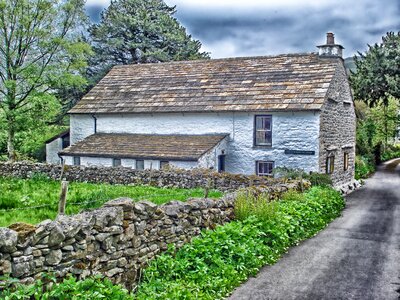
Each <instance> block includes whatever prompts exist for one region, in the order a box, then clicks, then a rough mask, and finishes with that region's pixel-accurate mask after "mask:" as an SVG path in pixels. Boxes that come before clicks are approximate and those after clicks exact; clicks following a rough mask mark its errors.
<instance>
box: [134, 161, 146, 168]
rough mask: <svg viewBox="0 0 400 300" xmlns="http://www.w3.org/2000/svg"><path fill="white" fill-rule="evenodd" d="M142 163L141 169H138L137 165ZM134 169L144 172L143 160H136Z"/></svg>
mask: <svg viewBox="0 0 400 300" xmlns="http://www.w3.org/2000/svg"><path fill="white" fill-rule="evenodd" d="M139 162H142V163H143V168H138V163H139ZM135 169H136V170H144V160H143V159H137V160H136V162H135Z"/></svg>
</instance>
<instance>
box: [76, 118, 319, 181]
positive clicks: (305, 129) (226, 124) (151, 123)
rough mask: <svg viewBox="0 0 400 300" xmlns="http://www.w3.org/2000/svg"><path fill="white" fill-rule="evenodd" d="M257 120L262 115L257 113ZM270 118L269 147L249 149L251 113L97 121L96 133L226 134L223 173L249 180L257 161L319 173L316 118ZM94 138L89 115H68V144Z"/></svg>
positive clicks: (251, 144) (251, 129)
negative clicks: (270, 134)
mask: <svg viewBox="0 0 400 300" xmlns="http://www.w3.org/2000/svg"><path fill="white" fill-rule="evenodd" d="M260 114H262V113H260ZM264 114H271V115H272V147H254V146H253V134H254V116H255V114H254V113H219V114H217V113H198V114H194V113H192V114H186V113H185V114H182V113H173V114H140V115H139V114H137V115H135V114H130V115H96V117H97V131H98V132H105V133H137V134H138V133H142V134H211V133H228V134H229V143H228V146H227V153H226V154H227V155H226V171H227V172H230V173H242V174H254V173H255V161H256V160H271V161H274V162H275V166H277V167H278V166H286V167H289V168H301V169H304V170H305V171H307V172H309V171H314V172H317V171H318V153H319V149H318V148H319V113H318V112H275V113H268V112H266V113H264ZM91 134H93V118H92V116H90V115H71V141H72V142H75V141H78V140H82V139H84V138H85V137H86V136H89V135H91ZM285 149H290V150H306V151H315V155H293V154H291V155H286V154H285V153H284V151H285Z"/></svg>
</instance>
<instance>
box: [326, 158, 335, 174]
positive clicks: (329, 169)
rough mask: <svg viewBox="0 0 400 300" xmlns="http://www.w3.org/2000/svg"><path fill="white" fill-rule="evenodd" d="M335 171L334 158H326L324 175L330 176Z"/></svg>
mask: <svg viewBox="0 0 400 300" xmlns="http://www.w3.org/2000/svg"><path fill="white" fill-rule="evenodd" d="M334 170H335V156H334V155H330V156H328V157H327V158H326V174H332V173H333V171H334Z"/></svg>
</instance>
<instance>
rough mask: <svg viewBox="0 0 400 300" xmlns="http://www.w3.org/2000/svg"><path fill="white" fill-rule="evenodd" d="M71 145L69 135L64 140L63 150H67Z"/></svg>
mask: <svg viewBox="0 0 400 300" xmlns="http://www.w3.org/2000/svg"><path fill="white" fill-rule="evenodd" d="M69 145H70V140H69V135H66V136H64V137H63V138H62V148H63V149H65V148H67V147H69Z"/></svg>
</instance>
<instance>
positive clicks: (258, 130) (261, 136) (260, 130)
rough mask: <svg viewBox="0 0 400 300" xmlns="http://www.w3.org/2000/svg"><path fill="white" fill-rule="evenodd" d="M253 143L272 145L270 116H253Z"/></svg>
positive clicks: (256, 144)
mask: <svg viewBox="0 0 400 300" xmlns="http://www.w3.org/2000/svg"><path fill="white" fill-rule="evenodd" d="M254 131H255V132H254V145H255V146H271V145H272V116H255V125H254Z"/></svg>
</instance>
